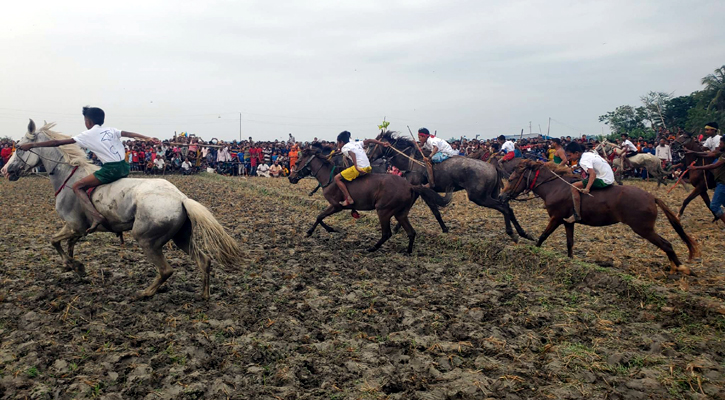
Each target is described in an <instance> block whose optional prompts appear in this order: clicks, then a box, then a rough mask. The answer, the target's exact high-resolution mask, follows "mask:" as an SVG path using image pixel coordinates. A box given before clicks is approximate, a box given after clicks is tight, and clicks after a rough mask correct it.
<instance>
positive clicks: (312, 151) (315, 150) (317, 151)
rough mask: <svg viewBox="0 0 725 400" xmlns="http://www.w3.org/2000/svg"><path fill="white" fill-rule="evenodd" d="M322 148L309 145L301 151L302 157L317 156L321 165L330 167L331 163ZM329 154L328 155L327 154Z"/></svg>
mask: <svg viewBox="0 0 725 400" xmlns="http://www.w3.org/2000/svg"><path fill="white" fill-rule="evenodd" d="M323 149H324V147H323V146H318V145H315V144H313V145H310V147H308V148H306V149H304V150H302V157H308V156H310V155H315V156H318V157H317V159H318V160H320V161H322V164H324V165H332V161H330V159H329V158H328V157H327V154H325V152H324V151H323ZM328 154H329V153H328ZM302 157H300V158H302Z"/></svg>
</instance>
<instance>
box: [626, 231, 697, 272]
mask: <svg viewBox="0 0 725 400" xmlns="http://www.w3.org/2000/svg"><path fill="white" fill-rule="evenodd" d="M632 230H633V231H634V232H635V233H636V234H638V235H639V236H642V237H643V238H645V239H647V240H648V241H649V242H650V243H652V244H653V245H655V246H657V247H659V248H660V250H662V251H664V252H665V254H667V258H668V259H669V260H670V274H675V273H677V271H681V272H682V273H683V274H685V275H690V269H689V268H687V267H685V266H683V265H682V263H681V262H680V259H679V258H678V257H677V253H675V250H674V249H673V248H672V244H671V243H670V242H669V241H667V239H665V238H663V237H662V236H660V235H659V234H657V232H655V230H654V227H653V226H650V227H644V228H642V227H638V228H637V229H635V228H634V227H632Z"/></svg>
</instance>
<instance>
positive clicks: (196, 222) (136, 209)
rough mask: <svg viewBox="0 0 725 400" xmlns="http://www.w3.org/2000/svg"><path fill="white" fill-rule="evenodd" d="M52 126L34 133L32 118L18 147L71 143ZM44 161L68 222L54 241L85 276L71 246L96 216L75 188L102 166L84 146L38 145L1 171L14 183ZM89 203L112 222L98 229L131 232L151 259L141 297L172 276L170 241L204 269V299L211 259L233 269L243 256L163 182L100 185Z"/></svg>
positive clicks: (205, 214) (202, 212) (197, 207)
mask: <svg viewBox="0 0 725 400" xmlns="http://www.w3.org/2000/svg"><path fill="white" fill-rule="evenodd" d="M53 126H55V124H54V123H50V124H45V125H44V126H43V127H42V128H40V129H39V130H38V131H37V132H36V129H35V123H34V122H33V120H30V124H28V132H27V133H26V134H25V136H24V137H23V139H22V140H21V141H20V144H23V143H31V142H36V141H37V142H42V141H46V140H59V139H68V136H65V135H61V134H60V133H58V132H54V131H52V130H51V128H53ZM41 163H42V164H43V166H44V167H45V170H46V171H48V175H49V178H50V182H51V184H52V185H53V189H54V191H55V209H56V211H57V212H58V214H59V215H60V217H61V218H62V219H63V220H64V221H65V225H64V226H63V229H61V230H60V232H58V233H56V234H55V235H54V236H53V238H52V239H51V243H52V245H53V247H55V249H56V250H57V251H58V254H60V256H61V258H62V259H63V262H64V264H65V265H66V268H68V269H69V270H70V269H73V270H75V271H76V272H77V273H79V274H80V275H83V274H84V272H85V270H84V267H83V264H81V263H80V262H78V261H76V260H74V259H73V248H74V246H75V244H76V242H78V240H79V239H80V238H81V237H83V236H84V235H85V232H86V229H88V227H90V225H91V222H92V218H91V216H90V215H88V214H87V213H86V212H85V210H84V208H83V207H82V206H81V204H80V201H79V200H78V198H77V196H76V195H75V193H73V190H72V189H71V187H72V185H73V183H74V182H76V181H78V180H80V179H82V178H84V177H86V176H88V175H89V174H91V173H93V172H94V171H96V170H97V169H98V167H96V166H95V165H93V164H91V163H90V162H89V161H88V159H87V158H86V154H85V152H84V151H83V150H81V148H80V147H78V146H77V145H75V144H72V145H65V146H61V147H38V148H34V149H32V150H30V151H22V150H17V151H16V152H15V154H13V156H12V157H11V158H10V160H8V163H7V164H6V165H5V167H3V169H2V173H3V175H5V176H7V177H8V178H9V179H10V180H11V181H16V180H18V179H19V177H20V175H21V174H22V173H24V172H28V171H30V170H31V169H32V168H34V167H37V166H39V165H40V164H41ZM91 200H92V201H93V204H94V205H95V206H96V209H97V210H98V211H99V212H100V213H101V214H102V215H103V216H104V217H106V219H107V220H108V227H104V226H99V229H98V231H99V232H103V231H109V230H110V231H111V232H116V233H120V232H125V231H131V235H132V236H133V237H134V238H135V239H136V241H137V242H138V244H139V246H141V248H142V249H143V252H144V254H145V255H146V257H147V258H148V260H149V261H151V263H153V264H154V265H156V267H157V268H158V270H159V273H158V275H157V276H156V279H155V280H154V281H153V283H152V284H151V286H149V287H148V288H147V289H146V290H144V291H143V292H141V293H139V295H138V297H139V298H146V297H151V296H153V295H154V294H155V293H156V291H157V290H158V289H159V287H160V286H161V285H162V284H163V283H164V282H165V281H166V280H167V279H168V278H169V277H170V276H171V274H172V273H173V270H172V268H171V266H170V265H169V263H168V262H167V261H166V258H165V257H164V254H163V251H162V248H163V246H164V244H166V243H167V242H168V241H169V240H173V241H174V243H176V245H177V246H178V247H179V248H180V249H181V250H183V251H184V252H186V253H187V254H189V255H190V256H191V257H192V258H193V259H194V261H195V262H196V264H197V265H198V267H199V269H200V270H201V272H202V276H203V285H204V288H203V292H202V298H204V299H208V298H209V272H210V270H211V260H212V259H214V260H216V261H218V262H220V263H221V264H223V265H225V266H232V265H235V264H236V262H237V261H238V260H239V257H240V255H241V250H240V248H239V246H238V244H237V243H236V242H235V241H234V239H232V238H231V237H230V236H229V235H228V234H227V233H226V232H225V231H224V228H223V227H222V226H221V225H220V224H219V222H217V220H216V219H215V218H214V216H213V215H212V214H211V212H209V210H207V209H206V207H204V206H203V205H201V204H199V203H198V202H196V201H194V200H192V199H190V198H188V197H186V195H185V194H183V193H182V192H181V191H180V190H179V189H177V188H176V186H174V185H172V184H171V183H169V182H168V181H166V180H164V179H132V178H124V179H121V180H118V181H116V182H113V183H110V184H108V185H102V186H99V187H98V188H96V190H95V192H93V195H92V199H91ZM107 228H108V229H107ZM63 240H67V241H68V252H67V253H66V252H64V251H63V247H62V246H61V242H62V241H63Z"/></svg>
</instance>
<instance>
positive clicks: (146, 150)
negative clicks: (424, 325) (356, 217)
mask: <svg viewBox="0 0 725 400" xmlns="http://www.w3.org/2000/svg"><path fill="white" fill-rule="evenodd" d="M679 133H682V130H680V131H679V132H677V133H674V132H670V131H668V130H665V129H660V130H659V131H658V132H657V135H656V137H655V138H654V139H651V140H646V139H644V138H643V137H639V138H631V142H632V143H633V144H634V146H635V147H636V149H637V152H640V153H651V154H653V155H655V156H656V157H658V158H659V159H660V160H661V161H662V164H663V167H665V168H670V167H672V168H671V169H672V172H673V173H674V174H677V172H676V171H678V170H680V171H681V170H683V169H684V168H683V166H682V163H681V160H680V159H679V158H678V154H676V153H673V152H672V151H671V149H670V143H671V142H672V141H674V140H675V137H676V135H677V134H679ZM701 139H705V138H701ZM450 142H451V146H452V147H453V148H454V149H455V150H457V151H458V152H459V154H460V155H461V156H467V157H473V158H479V159H481V160H484V161H486V160H488V159H489V158H490V157H491V156H492V155H494V154H502V153H510V152H513V153H514V154H513V156H516V157H527V158H532V159H538V160H545V161H552V160H554V156H555V147H556V146H555V142H556V144H558V145H560V146H562V147H564V146H566V145H567V144H568V143H570V142H578V143H580V144H582V145H583V146H584V147H585V148H587V149H589V150H593V149H594V148H595V147H596V146H597V145H599V143H600V137H595V136H587V135H583V136H581V137H571V136H566V137H561V138H551V137H544V136H538V137H534V138H519V139H518V140H517V139H516V138H515V137H509V139H506V138H505V137H502V136H500V137H499V138H494V139H481V140H478V139H470V140H469V139H466V138H461V139H458V140H452V141H450ZM621 142H622V139H620V140H618V141H615V143H613V144H615V145H621ZM703 142H704V140H703ZM312 143H321V144H322V145H325V146H333V143H328V142H324V141H322V142H318V140H317V138H315V139H314V141H313V142H312ZM309 144H310V143H307V142H306V143H298V142H297V141H295V138H294V137H293V136H292V134H291V133H290V134H289V138H288V139H287V140H286V141H280V140H275V141H273V142H272V141H267V142H255V141H253V140H252V138H251V137H250V138H249V139H248V140H243V141H237V140H233V141H223V140H218V139H216V138H212V139H211V140H209V141H204V140H203V139H201V138H200V137H196V136H194V135H186V134H183V135H176V134H174V136H173V137H172V138H171V139H168V140H164V141H162V142H161V144H158V145H154V144H152V143H147V142H137V141H127V142H125V145H126V161H127V162H128V163H129V164H130V165H131V170H132V171H136V172H138V173H144V174H158V175H165V174H184V175H189V174H195V173H198V172H200V171H207V172H216V173H218V174H223V175H230V176H261V177H285V176H288V175H289V173H290V171H291V170H292V169H293V168H294V166H295V163H296V162H297V159H298V157H299V153H300V149H301V148H303V147H304V146H307V145H309ZM14 147H15V143H14V142H12V141H11V140H8V139H4V140H3V141H0V167H1V166H2V165H3V164H4V163H6V162H7V160H8V159H9V158H10V156H11V155H12V153H13V151H14ZM88 157H89V159H90V160H91V161H92V162H94V163H98V164H100V162H99V161H98V160H97V159H96V157H95V155H93V154H92V153H89V154H88ZM393 172H396V171H393ZM631 173H633V174H636V175H638V176H639V175H640V174H642V176H646V171H632V172H631Z"/></svg>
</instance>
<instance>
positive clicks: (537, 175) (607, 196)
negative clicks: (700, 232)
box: [502, 160, 699, 275]
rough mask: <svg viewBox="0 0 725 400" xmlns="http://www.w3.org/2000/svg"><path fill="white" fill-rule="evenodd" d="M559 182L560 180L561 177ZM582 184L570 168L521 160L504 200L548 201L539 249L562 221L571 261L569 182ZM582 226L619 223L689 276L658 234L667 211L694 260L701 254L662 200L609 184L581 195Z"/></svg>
mask: <svg viewBox="0 0 725 400" xmlns="http://www.w3.org/2000/svg"><path fill="white" fill-rule="evenodd" d="M560 178H561V179H560ZM575 180H578V177H576V176H575V175H573V174H572V173H571V172H570V171H569V169H568V168H567V167H566V166H561V165H559V166H557V165H556V164H544V163H543V162H540V161H531V160H523V161H521V163H520V164H519V165H518V167H517V168H516V170H515V171H514V172H513V173H512V174H511V176H510V177H509V183H508V185H507V186H506V188H505V189H504V191H503V194H502V199H503V200H504V201H508V200H510V199H513V198H515V197H516V196H518V195H519V194H521V193H523V192H528V191H533V192H534V193H535V194H537V195H539V196H540V197H541V198H542V199H543V200H544V205H545V206H546V211H547V212H548V213H549V224H548V225H547V226H546V229H544V232H542V233H541V236H540V237H539V240H538V241H537V242H536V246H537V247H538V246H541V244H542V243H544V241H545V240H546V238H548V237H549V235H551V234H552V233H553V232H554V231H555V230H556V228H558V227H559V225H561V224H562V223H563V224H564V227H565V228H566V247H567V253H568V255H569V257H572V256H573V255H572V248H573V247H574V224H570V223H566V222H564V218H566V217H568V216H570V215H572V212H573V210H572V209H573V206H572V201H571V188H570V186H569V185H568V184H567V182H566V181H569V182H572V181H575ZM581 201H582V203H581V218H582V219H581V222H580V223H581V224H584V225H589V226H608V225H613V224H616V223H619V222H621V223H623V224H626V225H628V226H629V227H630V228H632V230H633V231H634V232H635V233H636V234H638V235H639V236H641V237H643V238H645V239H647V240H649V241H650V243H652V244H654V245H655V246H657V247H659V248H660V249H661V250H662V251H664V252H665V253H666V254H667V258H669V260H670V264H671V268H670V273H675V272H676V271H678V270H679V271H681V272H682V273H683V274H686V275H690V269H689V268H687V267H685V266H683V265H682V263H681V262H680V260H679V259H678V258H677V254H675V251H674V250H673V249H672V245H671V244H670V242H668V241H667V240H666V239H665V238H663V237H662V236H660V235H658V234H657V232H655V221H656V220H657V206H659V207H660V208H661V209H662V211H663V212H664V214H665V216H666V217H667V220H669V221H670V224H671V225H672V227H673V228H674V229H675V232H677V234H678V235H679V236H680V238H681V239H682V241H684V242H685V244H686V245H687V248H688V249H689V251H690V260H692V258H693V257H695V256H697V255H698V253H699V250H698V247H697V243H695V241H694V240H693V239H692V238H691V237H690V236H689V235H688V234H687V233H686V232H685V230H684V229H683V228H682V225H681V224H680V221H679V220H678V219H677V217H676V216H675V214H674V213H673V212H672V211H671V210H670V209H669V208H668V207H667V205H666V204H665V203H664V202H663V201H662V200H660V199H658V198H656V197H654V196H653V195H651V194H650V193H649V192H646V191H644V190H642V189H640V188H638V187H636V186H611V187H608V188H605V189H601V190H596V191H594V192H592V196H591V197H590V196H582V197H581Z"/></svg>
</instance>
